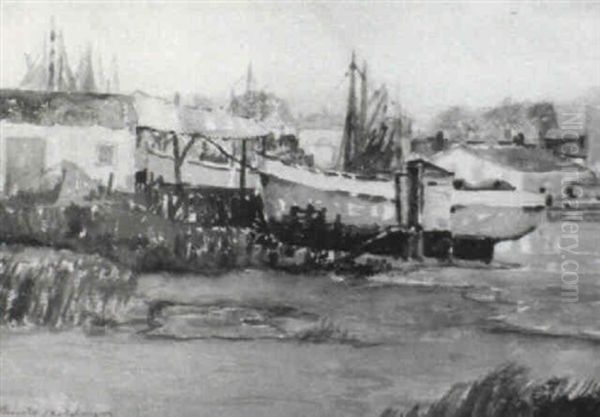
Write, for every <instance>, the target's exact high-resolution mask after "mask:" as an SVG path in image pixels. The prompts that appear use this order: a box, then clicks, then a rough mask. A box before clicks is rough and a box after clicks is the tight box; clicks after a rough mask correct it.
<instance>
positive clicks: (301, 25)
mask: <svg viewBox="0 0 600 417" xmlns="http://www.w3.org/2000/svg"><path fill="white" fill-rule="evenodd" d="M1 5H2V6H1V10H2V17H1V20H2V26H1V54H2V57H1V68H0V69H1V77H0V81H1V85H2V87H13V86H17V85H18V83H19V81H20V80H21V78H22V77H23V74H24V71H25V60H24V54H25V53H26V52H32V53H35V52H38V53H39V51H40V50H41V48H42V40H43V36H44V33H45V32H47V31H48V28H49V22H50V17H51V16H52V15H54V16H55V18H56V23H57V26H58V27H60V28H62V29H63V31H64V35H65V42H66V44H67V51H68V53H69V55H70V59H71V64H72V65H73V66H74V64H75V63H76V62H77V60H78V55H79V53H80V51H81V50H83V48H84V47H85V45H86V42H91V43H92V45H93V46H95V48H96V49H97V50H99V51H101V52H102V54H103V57H104V60H103V61H104V63H105V64H106V63H108V62H109V61H110V58H111V56H112V55H113V54H115V55H116V56H117V57H118V62H119V66H120V71H119V74H120V79H121V87H122V90H124V91H125V92H127V91H133V90H136V89H141V90H144V91H148V92H150V93H154V94H161V95H167V96H172V95H173V93H174V92H175V91H181V92H182V93H185V92H196V93H200V94H203V95H206V96H213V97H227V96H228V95H229V92H230V90H231V88H233V87H237V88H238V89H241V88H242V87H243V82H242V81H241V79H242V78H243V76H244V73H245V71H246V67H247V64H248V63H249V62H250V61H251V62H252V64H253V68H254V73H255V75H256V78H257V81H258V85H259V86H261V87H265V88H268V89H270V90H271V91H273V92H275V93H277V94H279V95H281V96H283V97H285V98H287V99H288V100H289V101H290V103H291V104H292V107H293V108H294V110H296V111H304V112H306V111H310V110H311V108H315V107H321V106H323V105H325V104H327V103H330V106H331V107H332V108H333V109H335V110H342V109H343V99H344V96H345V94H346V93H345V86H346V85H345V84H344V83H343V82H344V73H345V71H346V67H347V64H348V61H349V57H350V54H351V51H352V50H353V49H354V50H356V52H357V54H358V56H359V57H360V58H361V59H366V60H367V61H368V63H369V69H370V72H371V74H372V76H373V81H374V83H376V84H380V83H382V82H385V83H386V84H387V85H388V87H389V90H391V91H392V92H393V94H397V95H398V96H399V97H400V98H401V100H402V103H403V106H404V108H406V109H408V110H409V111H410V112H412V113H413V114H417V115H418V114H422V113H425V112H427V111H428V109H432V108H433V109H439V108H441V107H444V106H449V105H454V104H466V105H470V106H485V105H493V104H496V103H498V102H499V101H501V100H502V99H503V98H505V97H508V96H510V97H512V98H513V99H516V100H519V99H539V98H550V99H568V98H571V97H574V96H576V95H579V94H581V93H582V92H583V91H584V90H585V89H586V88H588V87H590V86H595V85H600V4H593V3H587V4H585V3H581V2H578V3H572V4H569V3H562V4H557V3H542V4H539V3H535V4H526V5H523V4H519V3H508V2H502V3H494V4H486V3H483V2H478V3H462V4H453V3H447V4H440V3H435V4H434V3H430V4H425V5H424V4H418V3H392V2H386V3H372V2H369V3H364V2H351V3H344V4H339V3H311V4H307V3H305V2H304V3H280V2H277V3H275V2H269V3H261V4H251V3H242V2H230V3H226V4H210V3H191V2H169V3H167V2H164V3H135V4H134V3H126V4H123V3H122V2H107V1H103V2H92V3H91V4H90V3H89V2H88V3H74V2H60V3H58V2H53V3H50V2H22V1H21V2H18V3H10V2H7V1H5V0H3V1H2V3H1Z"/></svg>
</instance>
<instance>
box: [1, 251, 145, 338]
mask: <svg viewBox="0 0 600 417" xmlns="http://www.w3.org/2000/svg"><path fill="white" fill-rule="evenodd" d="M135 286H136V280H135V276H134V275H133V274H132V273H131V272H130V271H128V270H126V269H123V268H120V267H118V266H117V265H115V264H114V263H112V262H110V261H108V260H106V259H103V258H101V257H100V256H98V255H81V254H74V253H72V252H70V251H59V252H55V251H49V250H40V249H27V250H25V251H20V252H16V251H11V252H9V251H1V252H0V323H3V324H11V325H24V324H34V325H44V326H48V327H51V328H60V327H64V326H70V325H81V324H91V325H105V324H110V323H112V322H115V321H116V320H117V318H118V316H119V314H120V312H121V311H122V310H123V307H124V306H125V305H126V304H127V302H128V301H129V299H130V297H131V295H132V294H133V291H134V290H135Z"/></svg>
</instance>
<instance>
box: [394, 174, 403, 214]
mask: <svg viewBox="0 0 600 417" xmlns="http://www.w3.org/2000/svg"><path fill="white" fill-rule="evenodd" d="M401 175H402V174H400V172H396V173H395V174H394V188H395V191H396V200H395V204H396V222H397V223H398V225H399V226H402V192H403V190H402V183H401V178H400V176H401Z"/></svg>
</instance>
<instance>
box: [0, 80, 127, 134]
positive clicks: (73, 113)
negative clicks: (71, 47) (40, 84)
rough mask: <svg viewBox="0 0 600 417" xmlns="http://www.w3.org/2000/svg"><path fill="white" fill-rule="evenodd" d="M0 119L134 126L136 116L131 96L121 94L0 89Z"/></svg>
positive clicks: (56, 123)
mask: <svg viewBox="0 0 600 417" xmlns="http://www.w3.org/2000/svg"><path fill="white" fill-rule="evenodd" d="M0 120H7V121H9V122H11V123H17V124H19V123H31V124H35V125H41V126H51V125H63V126H103V127H107V128H110V129H124V128H130V129H132V128H134V127H135V124H136V123H137V116H136V114H135V111H134V109H133V104H132V100H131V98H130V97H127V96H123V95H119V94H97V93H80V92H70V93H69V92H59V91H54V92H49V91H30V90H14V89H0Z"/></svg>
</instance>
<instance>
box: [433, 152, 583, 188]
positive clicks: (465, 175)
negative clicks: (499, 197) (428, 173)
mask: <svg viewBox="0 0 600 417" xmlns="http://www.w3.org/2000/svg"><path fill="white" fill-rule="evenodd" d="M431 160H432V162H433V163H435V164H436V165H439V166H441V167H443V168H445V169H447V170H448V171H451V172H454V174H455V178H456V179H457V180H458V179H461V180H464V181H465V182H467V183H468V184H472V185H477V184H483V183H489V182H490V181H495V180H504V181H506V182H508V183H510V184H511V185H513V186H514V187H516V188H517V189H518V190H524V191H531V192H543V193H547V194H551V195H553V196H559V195H560V193H561V188H562V187H563V186H564V184H566V183H568V182H571V181H580V180H586V179H590V178H593V176H594V174H593V173H592V171H591V170H589V169H588V168H586V167H584V166H583V165H580V164H577V163H574V162H573V161H571V160H569V159H566V158H564V159H563V158H558V157H555V156H554V155H552V154H551V153H550V152H548V151H546V150H543V149H532V148H526V147H521V146H472V147H469V146H463V145H458V146H454V147H452V148H450V149H448V150H446V151H442V152H438V153H436V154H434V155H433V156H432V157H431Z"/></svg>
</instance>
